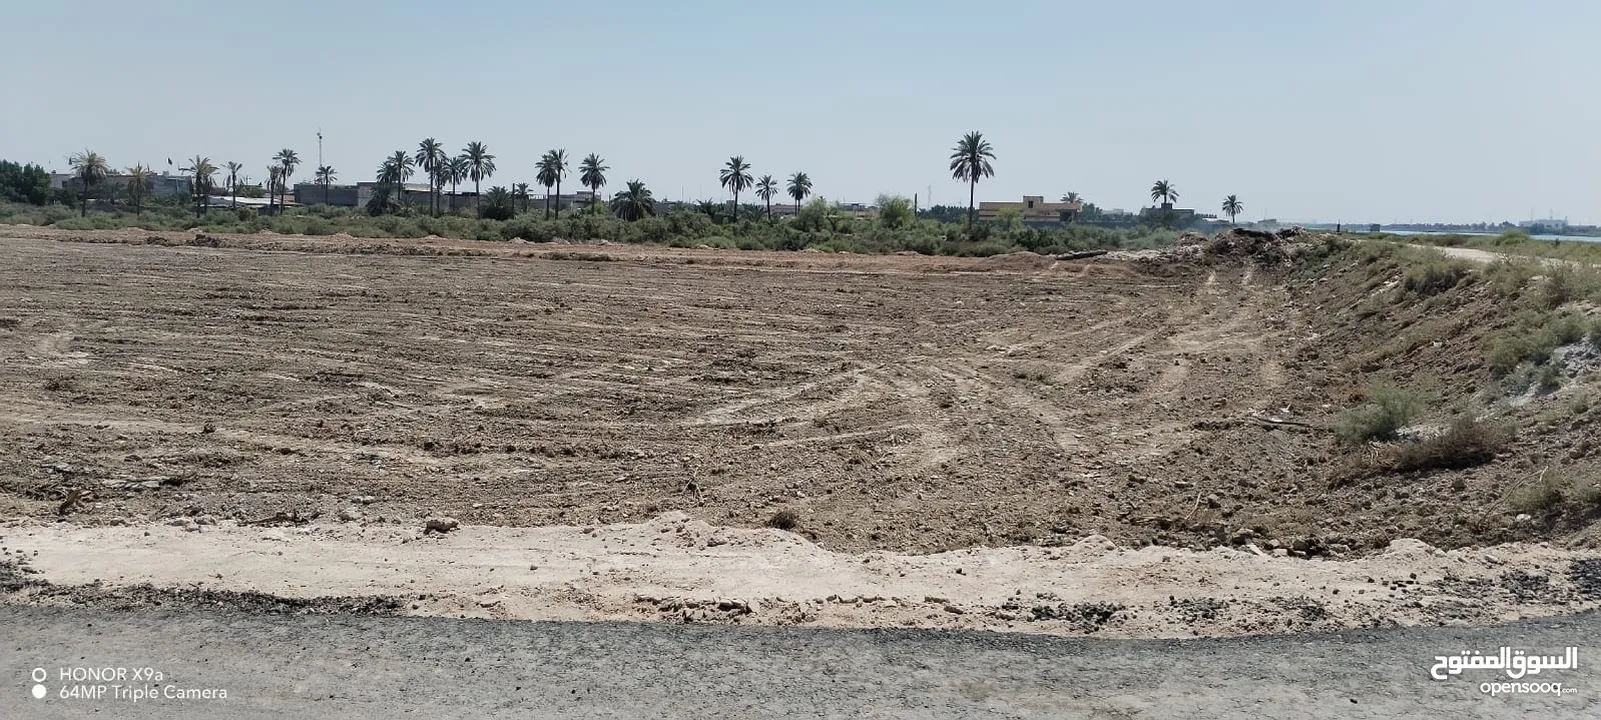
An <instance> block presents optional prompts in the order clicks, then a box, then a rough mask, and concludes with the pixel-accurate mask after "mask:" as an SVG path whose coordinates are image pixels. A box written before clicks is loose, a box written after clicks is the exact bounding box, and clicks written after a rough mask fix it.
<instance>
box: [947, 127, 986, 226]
mask: <svg viewBox="0 0 1601 720" xmlns="http://www.w3.org/2000/svg"><path fill="white" fill-rule="evenodd" d="M994 159H995V149H994V148H992V147H990V144H989V141H988V140H985V139H984V134H983V133H981V132H978V131H977V130H974V131H973V132H970V133H968V134H966V135H963V136H962V139H961V140H958V141H957V142H956V147H954V148H951V177H953V178H956V179H957V180H966V181H967V224H969V225H971V224H973V215H974V208H975V204H974V198H975V195H976V193H977V192H978V181H979V180H981V179H983V178H986V177H993V176H994V175H995V168H992V167H990V161H991V160H994Z"/></svg>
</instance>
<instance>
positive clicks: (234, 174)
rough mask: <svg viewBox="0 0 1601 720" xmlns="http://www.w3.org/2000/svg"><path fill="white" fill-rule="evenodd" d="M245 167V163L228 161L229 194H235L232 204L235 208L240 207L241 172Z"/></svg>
mask: <svg viewBox="0 0 1601 720" xmlns="http://www.w3.org/2000/svg"><path fill="white" fill-rule="evenodd" d="M244 169H245V164H244V163H236V162H233V161H229V162H228V194H229V195H232V196H233V202H232V203H230V204H231V205H232V206H233V207H234V208H238V207H239V173H240V172H241V171H243V170H244Z"/></svg>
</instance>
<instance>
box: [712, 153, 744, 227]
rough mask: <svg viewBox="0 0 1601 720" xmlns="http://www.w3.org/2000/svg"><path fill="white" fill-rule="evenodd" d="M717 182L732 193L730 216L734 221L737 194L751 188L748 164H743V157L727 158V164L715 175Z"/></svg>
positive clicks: (736, 210) (736, 216) (737, 208)
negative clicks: (732, 200)
mask: <svg viewBox="0 0 1601 720" xmlns="http://www.w3.org/2000/svg"><path fill="white" fill-rule="evenodd" d="M717 182H719V183H722V186H723V187H725V188H728V189H729V190H732V191H734V204H733V205H732V206H731V208H732V212H731V213H730V214H731V215H733V216H734V218H735V219H736V220H737V219H739V193H740V191H741V190H744V189H745V188H748V187H750V186H751V178H750V163H748V162H745V156H744V155H735V156H733V157H731V158H729V159H728V164H727V165H724V166H723V169H722V172H719V173H717Z"/></svg>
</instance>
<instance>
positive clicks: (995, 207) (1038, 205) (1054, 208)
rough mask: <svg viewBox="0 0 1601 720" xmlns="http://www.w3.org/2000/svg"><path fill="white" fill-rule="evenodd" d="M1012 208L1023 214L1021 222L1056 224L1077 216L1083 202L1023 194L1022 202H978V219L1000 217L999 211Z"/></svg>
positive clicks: (987, 219)
mask: <svg viewBox="0 0 1601 720" xmlns="http://www.w3.org/2000/svg"><path fill="white" fill-rule="evenodd" d="M1007 208H1012V209H1015V210H1017V211H1018V212H1021V213H1022V214H1023V222H1024V223H1027V224H1029V225H1057V224H1061V223H1065V222H1071V221H1072V220H1073V218H1075V217H1078V213H1079V211H1080V210H1083V209H1084V203H1076V202H1046V201H1045V196H1043V195H1024V196H1023V201H1022V202H981V203H979V204H978V219H979V220H983V221H991V220H995V219H996V218H998V217H1000V214H1001V211H1002V210H1006V209H1007Z"/></svg>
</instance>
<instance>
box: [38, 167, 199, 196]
mask: <svg viewBox="0 0 1601 720" xmlns="http://www.w3.org/2000/svg"><path fill="white" fill-rule="evenodd" d="M147 178H148V179H149V187H150V195H151V196H152V197H165V196H167V195H188V194H189V180H190V178H189V176H188V175H173V174H172V173H171V172H163V173H161V174H160V175H156V174H151V175H148V176H147ZM131 182H133V176H132V175H124V174H120V173H111V174H108V175H106V179H105V180H102V181H100V183H99V184H97V185H96V186H95V189H94V191H93V192H91V193H90V194H92V195H99V194H103V193H105V192H106V191H108V190H109V191H111V192H113V193H119V194H120V193H122V192H124V191H125V190H127V189H128V184H129V183H131ZM50 187H52V188H57V189H62V190H70V191H72V192H78V191H79V190H80V189H81V188H82V184H81V183H80V182H79V181H78V176H77V175H75V174H73V173H50Z"/></svg>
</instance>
